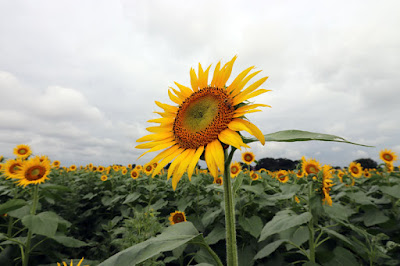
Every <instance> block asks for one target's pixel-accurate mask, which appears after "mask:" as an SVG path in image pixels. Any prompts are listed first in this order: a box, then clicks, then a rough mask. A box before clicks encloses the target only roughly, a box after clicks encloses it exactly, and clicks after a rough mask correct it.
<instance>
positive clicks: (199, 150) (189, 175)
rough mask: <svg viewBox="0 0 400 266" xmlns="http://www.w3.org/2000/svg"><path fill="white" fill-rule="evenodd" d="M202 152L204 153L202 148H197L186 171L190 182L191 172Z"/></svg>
mask: <svg viewBox="0 0 400 266" xmlns="http://www.w3.org/2000/svg"><path fill="white" fill-rule="evenodd" d="M203 151H204V146H200V147H198V148H197V150H196V152H195V154H194V155H193V158H192V160H191V162H190V163H189V166H188V169H187V171H188V177H189V180H191V178H192V174H193V170H194V168H195V166H196V164H197V162H198V161H199V159H200V156H201V155H202V154H203Z"/></svg>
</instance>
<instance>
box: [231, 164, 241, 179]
mask: <svg viewBox="0 0 400 266" xmlns="http://www.w3.org/2000/svg"><path fill="white" fill-rule="evenodd" d="M240 171H242V167H241V165H240V163H238V162H234V163H232V164H231V178H235V177H236V176H237V175H238V174H239V173H240Z"/></svg>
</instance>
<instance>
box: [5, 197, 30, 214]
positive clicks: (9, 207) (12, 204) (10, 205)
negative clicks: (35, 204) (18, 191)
mask: <svg viewBox="0 0 400 266" xmlns="http://www.w3.org/2000/svg"><path fill="white" fill-rule="evenodd" d="M25 205H26V201H24V200H22V199H11V200H9V201H7V202H6V203H3V204H1V205H0V215H2V214H5V213H8V212H10V211H13V210H17V209H19V208H22V207H24V206H25Z"/></svg>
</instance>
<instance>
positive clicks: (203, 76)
mask: <svg viewBox="0 0 400 266" xmlns="http://www.w3.org/2000/svg"><path fill="white" fill-rule="evenodd" d="M210 67H211V65H210V66H209V67H208V68H207V69H206V71H203V68H202V67H201V64H200V63H199V88H200V89H203V88H206V87H207V86H208V72H209V70H210Z"/></svg>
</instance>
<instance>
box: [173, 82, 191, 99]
mask: <svg viewBox="0 0 400 266" xmlns="http://www.w3.org/2000/svg"><path fill="white" fill-rule="evenodd" d="M174 83H175V85H176V86H177V87H178V88H179V90H180V91H181V93H182V96H183V97H185V98H187V97H189V96H190V95H192V93H193V91H192V90H191V89H189V88H188V87H186V86H183V85H181V84H179V83H178V82H176V81H175V82H174Z"/></svg>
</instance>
